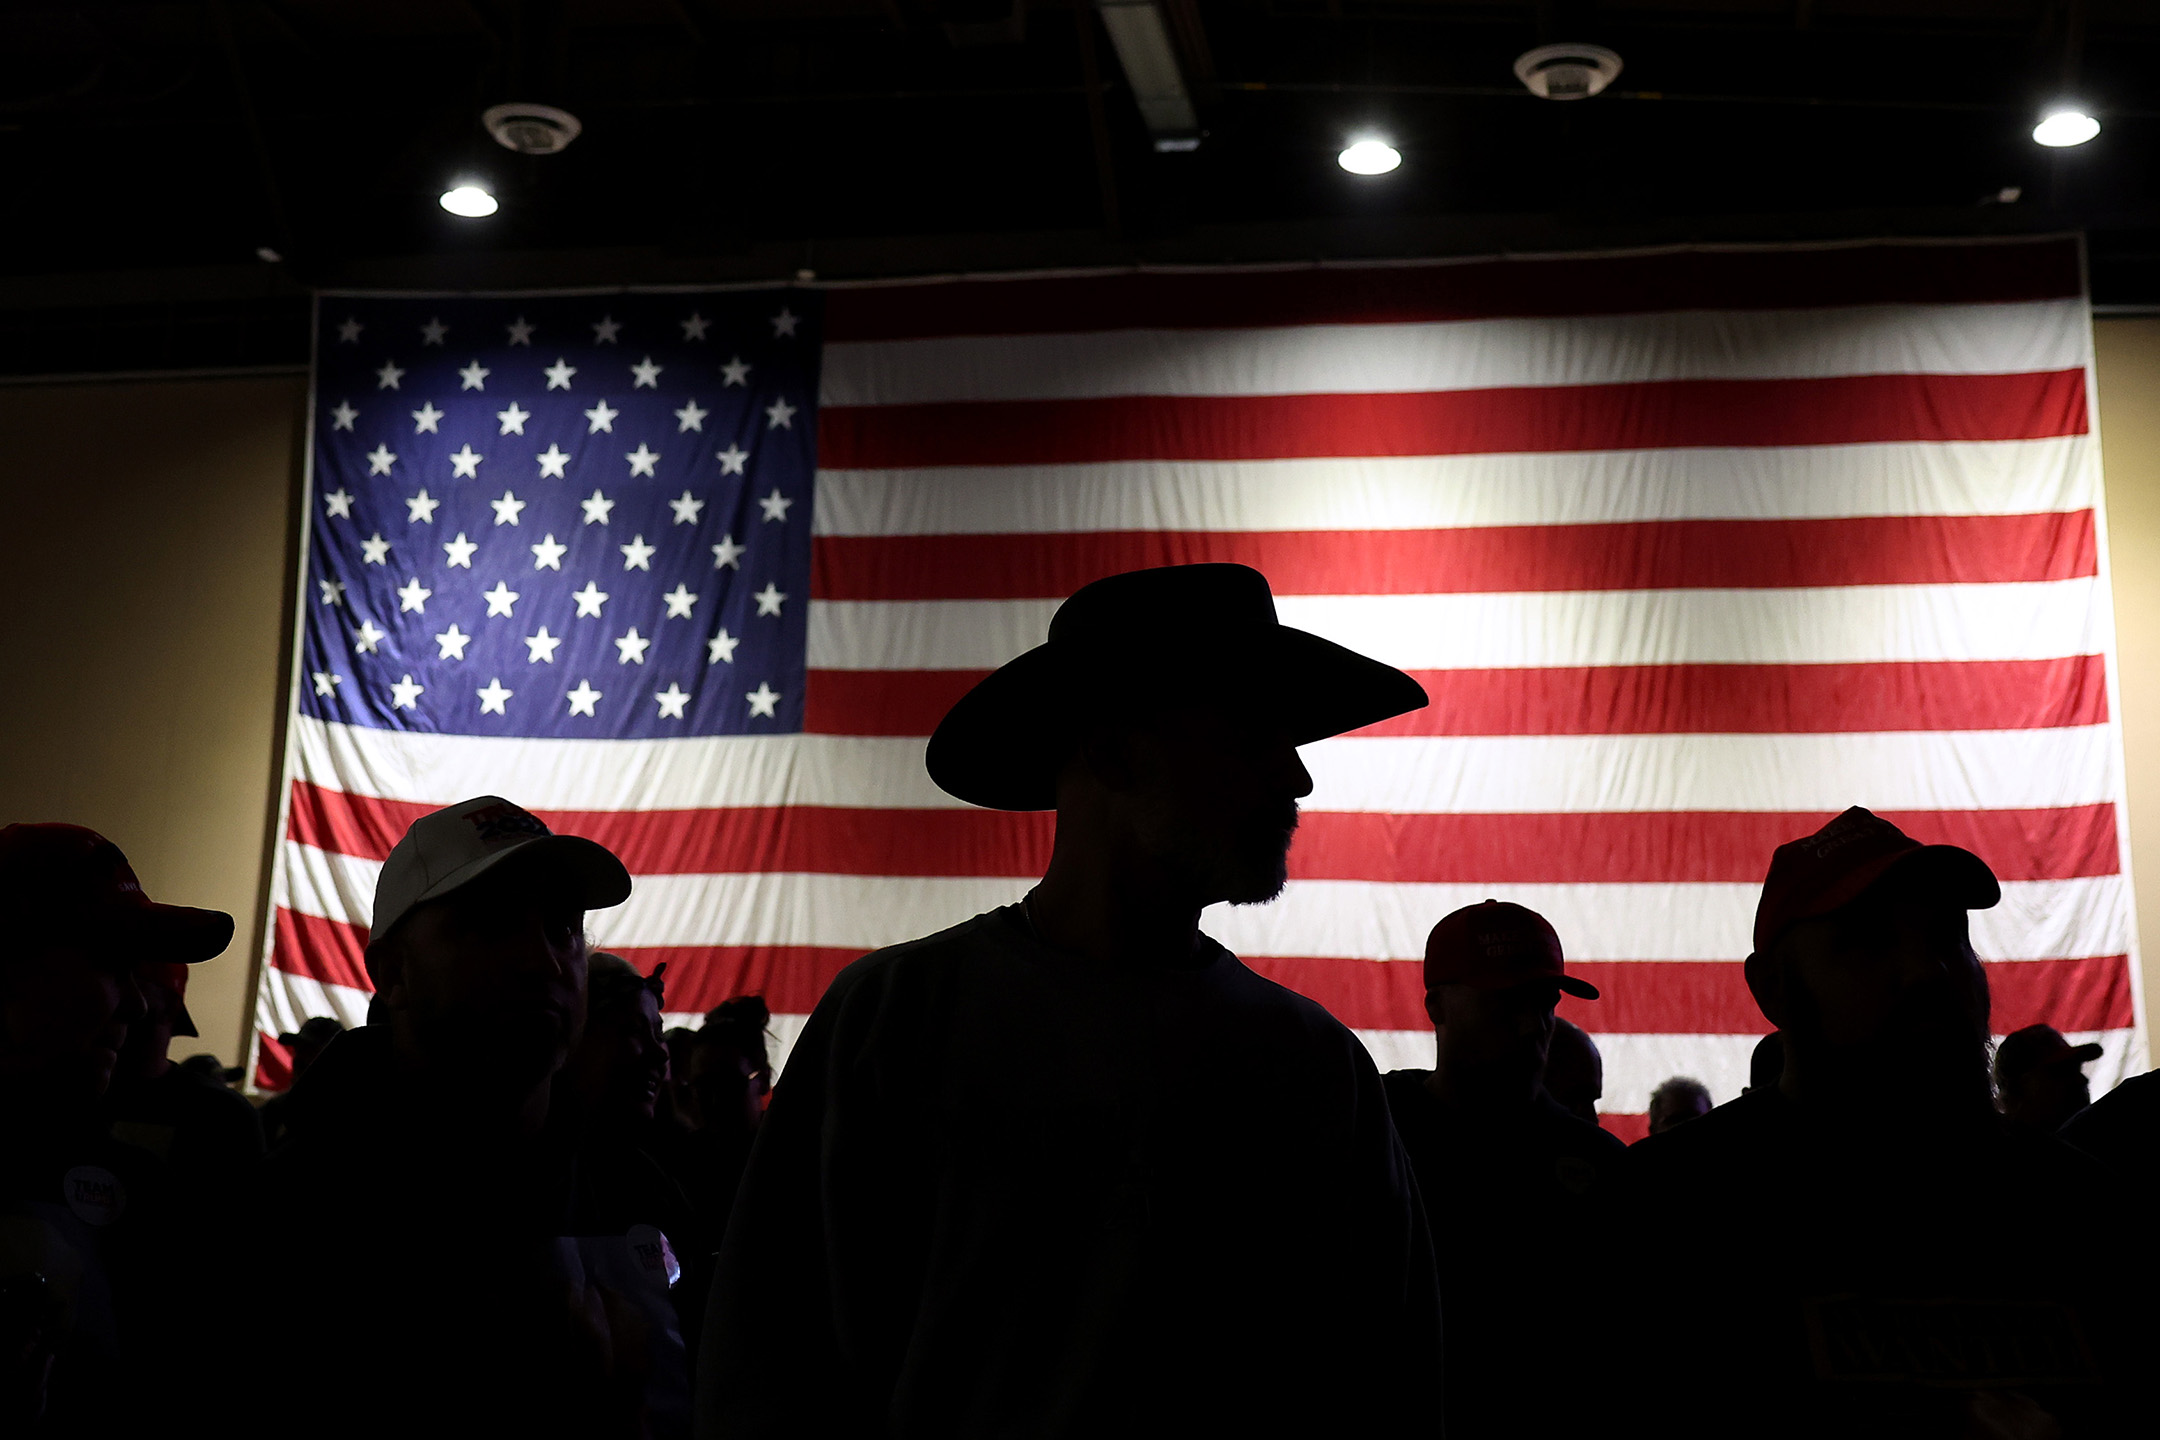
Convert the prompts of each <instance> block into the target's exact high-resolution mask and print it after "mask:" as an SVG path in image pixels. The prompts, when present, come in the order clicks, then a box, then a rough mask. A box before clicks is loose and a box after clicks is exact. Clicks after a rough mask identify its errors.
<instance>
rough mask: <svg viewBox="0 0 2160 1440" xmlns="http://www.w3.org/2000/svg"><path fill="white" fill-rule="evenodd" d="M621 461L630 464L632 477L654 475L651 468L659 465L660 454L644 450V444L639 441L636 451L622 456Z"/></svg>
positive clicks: (655, 451)
mask: <svg viewBox="0 0 2160 1440" xmlns="http://www.w3.org/2000/svg"><path fill="white" fill-rule="evenodd" d="M623 459H625V460H628V461H629V462H630V473H631V474H632V475H633V476H636V475H655V474H656V472H655V471H654V470H653V466H655V465H657V464H659V463H660V452H659V451H657V450H648V449H646V448H645V442H644V441H642V440H640V441H638V447H637V449H635V450H632V451H631V452H630V453H629V454H627V455H625V456H623Z"/></svg>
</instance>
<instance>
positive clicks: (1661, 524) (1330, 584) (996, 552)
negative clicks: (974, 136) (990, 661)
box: [811, 510, 2100, 600]
mask: <svg viewBox="0 0 2160 1440" xmlns="http://www.w3.org/2000/svg"><path fill="white" fill-rule="evenodd" d="M813 556H814V564H813V569H812V572H811V576H812V579H811V590H812V593H813V594H814V595H815V596H816V597H817V598H818V599H821V600H1029V599H1062V598H1063V597H1065V596H1067V595H1070V594H1072V592H1073V591H1075V590H1077V589H1079V588H1080V587H1081V586H1083V585H1085V584H1087V583H1088V582H1089V581H1091V580H1099V579H1101V578H1102V577H1103V576H1105V575H1118V574H1122V573H1124V572H1125V571H1127V570H1143V569H1148V568H1151V567H1153V566H1157V565H1194V564H1199V563H1202V562H1205V561H1230V562H1234V563H1236V564H1240V565H1250V566H1251V567H1252V568H1254V569H1255V570H1258V571H1260V572H1261V573H1262V574H1264V575H1266V576H1267V577H1268V583H1269V584H1270V585H1271V586H1272V587H1273V588H1274V591H1275V593H1276V594H1278V595H1423V594H1434V595H1460V594H1471V593H1482V594H1493V593H1501V594H1506V593H1523V592H1542V591H1560V590H1705V589H1717V590H1732V589H1740V590H1769V589H1782V588H1791V587H1800V586H1813V585H1950V584H1986V583H1991V582H2009V581H2035V580H2069V579H2073V578H2077V577H2082V576H2087V575H2097V574H2099V573H2100V567H2099V551H2098V548H2097V546H2096V544H2095V541H2094V535H2093V517H2092V512H2091V511H2090V510H2076V511H2069V512H2058V513H2049V514H2040V515H1888V516H1867V517H1856V518H1838V519H1810V520H1653V521H1642V522H1633V523H1624V524H1609V525H1505V526H1492V527H1489V528H1488V527H1481V528H1467V529H1458V530H1330V531H1302V532H1301V531H1251V530H1247V531H1220V530H1213V531H1181V532H1164V531H1143V530H1122V531H1107V532H1096V533H1093V534H1071V533H1067V534H1049V535H1000V536H998V537H997V538H996V542H995V543H994V544H985V543H984V540H983V537H982V536H980V535H898V536H852V535H850V536H842V535H827V536H821V537H819V538H818V539H817V541H816V542H815V548H814V552H813Z"/></svg>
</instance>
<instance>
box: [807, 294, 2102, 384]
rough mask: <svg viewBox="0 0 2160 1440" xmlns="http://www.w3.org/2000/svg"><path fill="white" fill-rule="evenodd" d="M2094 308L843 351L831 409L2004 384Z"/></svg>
mask: <svg viewBox="0 0 2160 1440" xmlns="http://www.w3.org/2000/svg"><path fill="white" fill-rule="evenodd" d="M2085 325H2086V319H2085V305H2084V302H2083V301H2082V300H2034V301H2025V302H2016V303H2006V304H1987V305H1868V306H1856V307H1850V308H1840V309H1822V310H1758V311H1741V310H1722V311H1718V310H1683V311H1673V312H1667V313H1663V314H1647V315H1594V316H1569V317H1566V318H1558V319H1555V318H1544V317H1541V318H1536V319H1504V320H1456V321H1440V322H1431V323H1419V322H1413V323H1399V324H1365V325H1295V326H1288V327H1282V328H1272V329H1251V330H1244V329H1238V330H1109V331H1097V332H1094V333H1087V334H1065V335H1054V334H1053V335H967V336H957V337H950V338H939V339H929V340H874V341H840V342H835V343H833V344H830V345H827V346H826V347H825V357H824V364H823V368H822V371H821V378H820V380H819V385H818V390H819V403H820V404H823V405H900V404H940V403H942V404H950V403H953V402H955V401H983V400H1042V399H1057V400H1065V399H1082V398H1092V397H1097V396H1110V395H1321V394H1386V393H1395V392H1404V391H1425V390H1485V389H1494V388H1499V387H1516V386H1553V385H1618V384H1630V383H1639V382H1643V381H1656V380H1695V379H1720V380H1734V379H1750V380H1754V379H1762V380H1782V379H1797V378H1802V377H1814V376H1823V375H1893V374H1901V375H1902V374H1921V373H1925V374H1950V375H1974V374H1979V375H2003V374H2011V373H2015V372H2027V371H2044V370H2069V369H2074V368H2076V367H2078V366H2081V365H2083V364H2084V363H2085V354H2086V347H2085V336H2086V331H2085Z"/></svg>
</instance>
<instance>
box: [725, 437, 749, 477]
mask: <svg viewBox="0 0 2160 1440" xmlns="http://www.w3.org/2000/svg"><path fill="white" fill-rule="evenodd" d="M749 458H750V452H749V451H747V450H745V449H743V448H741V447H740V446H738V445H736V444H734V443H733V442H730V443H729V445H728V447H727V449H725V450H722V451H721V452H720V473H721V474H722V475H745V474H748V473H749V472H748V471H746V470H744V469H743V462H744V461H745V460H748V459H749Z"/></svg>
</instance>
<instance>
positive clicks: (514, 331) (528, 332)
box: [503, 315, 533, 346]
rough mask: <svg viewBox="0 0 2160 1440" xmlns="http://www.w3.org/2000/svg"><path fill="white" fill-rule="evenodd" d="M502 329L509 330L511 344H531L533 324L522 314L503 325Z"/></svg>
mask: <svg viewBox="0 0 2160 1440" xmlns="http://www.w3.org/2000/svg"><path fill="white" fill-rule="evenodd" d="M503 329H505V330H507V331H509V332H510V343H511V344H512V345H525V346H530V345H531V344H532V337H533V324H532V322H531V321H530V320H527V319H526V318H525V317H524V316H522V315H520V316H518V317H517V319H515V320H513V321H511V322H510V323H509V324H508V325H505V326H503Z"/></svg>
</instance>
